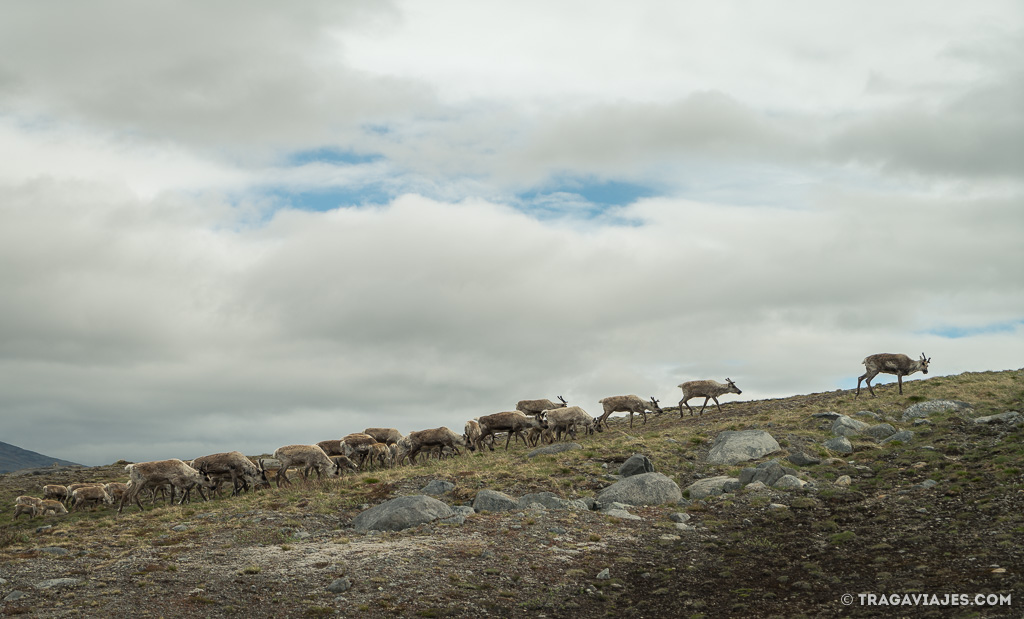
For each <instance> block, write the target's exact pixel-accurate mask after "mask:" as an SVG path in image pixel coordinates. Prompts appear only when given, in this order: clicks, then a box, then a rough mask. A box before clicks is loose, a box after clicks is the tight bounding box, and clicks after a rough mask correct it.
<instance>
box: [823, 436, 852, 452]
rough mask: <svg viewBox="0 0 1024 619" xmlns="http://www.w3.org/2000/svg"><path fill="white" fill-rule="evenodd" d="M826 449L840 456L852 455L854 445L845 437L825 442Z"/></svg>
mask: <svg viewBox="0 0 1024 619" xmlns="http://www.w3.org/2000/svg"><path fill="white" fill-rule="evenodd" d="M825 449H828V450H829V451H834V452H836V453H839V454H851V453H853V444H852V443H850V439H848V438H846V437H845V436H837V437H835V438H830V439H828V440H827V441H825Z"/></svg>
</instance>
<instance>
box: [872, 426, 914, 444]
mask: <svg viewBox="0 0 1024 619" xmlns="http://www.w3.org/2000/svg"><path fill="white" fill-rule="evenodd" d="M913 438H914V433H913V432H911V431H910V430H900V431H899V432H897V433H896V434H893V435H892V436H890V437H887V438H884V439H882V440H881V441H879V442H880V443H882V444H883V445H884V444H885V443H891V442H893V441H900V442H902V443H909V442H910V441H911V440H912V439H913Z"/></svg>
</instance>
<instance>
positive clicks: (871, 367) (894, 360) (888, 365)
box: [854, 353, 932, 397]
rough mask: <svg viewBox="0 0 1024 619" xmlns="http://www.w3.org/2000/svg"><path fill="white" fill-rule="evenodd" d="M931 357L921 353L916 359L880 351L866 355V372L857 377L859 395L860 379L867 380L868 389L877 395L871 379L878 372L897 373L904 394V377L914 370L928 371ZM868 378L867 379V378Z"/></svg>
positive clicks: (864, 362)
mask: <svg viewBox="0 0 1024 619" xmlns="http://www.w3.org/2000/svg"><path fill="white" fill-rule="evenodd" d="M931 361H932V360H931V359H929V358H928V357H925V356H924V353H921V358H920V359H918V360H917V361H914V360H913V359H911V358H910V357H908V356H906V355H894V354H892V353H879V354H877V355H871V356H869V357H865V358H864V360H863V361H861V363H863V364H864V369H866V370H867V372H864V374H863V375H862V376H859V377H857V395H855V396H854V397H858V396H860V381H862V380H863V381H865V382H867V384H868V391H870V392H871V395H872V396H874V395H875V390H874V389H872V388H871V379H872V378H874V377H875V376H877V375H878V374H895V375H896V380H897V381H898V382H899V384H900V395H903V377H904V376H910V375H911V374H913V373H914V372H923V373H925V374H927V373H928V364H929V363H931ZM865 379H866V380H865Z"/></svg>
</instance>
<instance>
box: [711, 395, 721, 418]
mask: <svg viewBox="0 0 1024 619" xmlns="http://www.w3.org/2000/svg"><path fill="white" fill-rule="evenodd" d="M711 399H712V400H714V401H715V406H717V407H718V413H719V414H721V413H722V405H721V404H719V403H718V398H716V397H714V396H712V398H711Z"/></svg>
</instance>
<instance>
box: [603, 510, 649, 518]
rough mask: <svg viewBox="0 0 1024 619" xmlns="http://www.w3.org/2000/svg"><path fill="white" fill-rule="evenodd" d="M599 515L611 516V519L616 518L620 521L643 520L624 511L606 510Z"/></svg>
mask: <svg viewBox="0 0 1024 619" xmlns="http://www.w3.org/2000/svg"><path fill="white" fill-rule="evenodd" d="M601 513H602V514H604V515H606V516H611V517H612V518H618V519H620V520H643V518H641V517H640V516H637V515H636V514H631V513H629V512H628V511H626V510H624V509H606V510H604V511H603V512H601Z"/></svg>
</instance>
